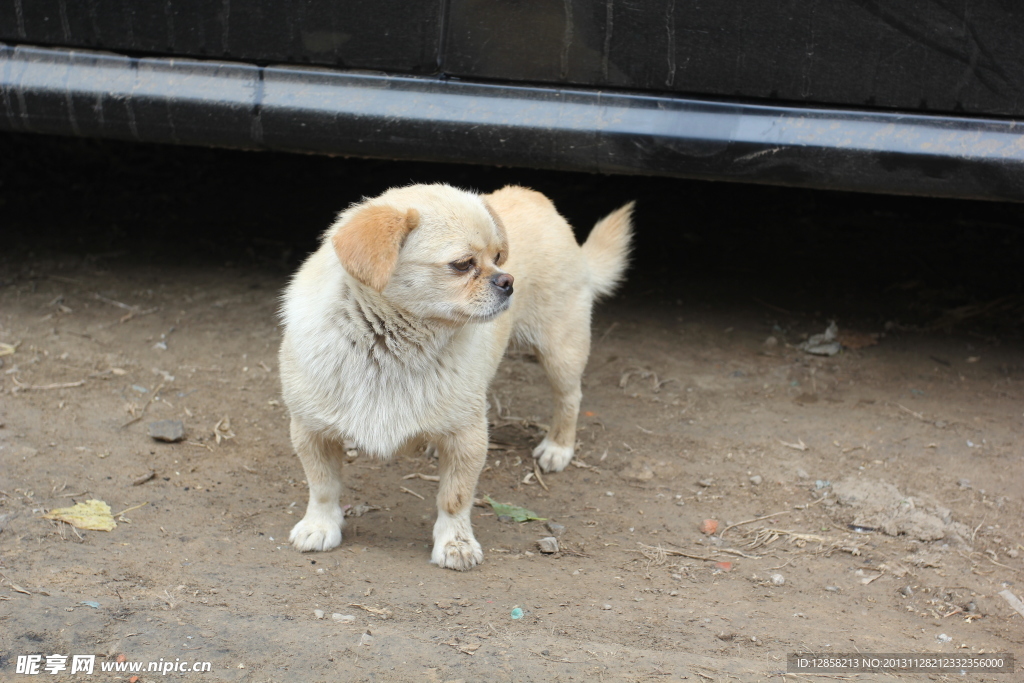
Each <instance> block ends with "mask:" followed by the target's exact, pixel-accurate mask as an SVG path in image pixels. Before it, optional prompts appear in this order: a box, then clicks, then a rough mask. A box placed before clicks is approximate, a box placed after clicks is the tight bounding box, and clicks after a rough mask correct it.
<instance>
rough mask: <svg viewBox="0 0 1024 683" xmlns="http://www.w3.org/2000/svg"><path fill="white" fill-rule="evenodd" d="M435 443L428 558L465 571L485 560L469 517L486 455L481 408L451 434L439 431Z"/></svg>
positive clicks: (485, 438) (484, 419)
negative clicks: (437, 467) (434, 501)
mask: <svg viewBox="0 0 1024 683" xmlns="http://www.w3.org/2000/svg"><path fill="white" fill-rule="evenodd" d="M435 443H436V444H437V452H438V459H439V464H440V478H441V480H440V482H439V485H438V489H437V522H436V523H435V524H434V550H433V552H432V553H431V555H430V561H431V562H433V563H434V564H436V565H439V566H441V567H447V568H448V569H458V570H459V571H465V570H467V569H470V568H472V567H475V566H476V565H478V564H480V563H481V562H483V561H484V553H483V550H482V549H481V548H480V544H479V543H477V540H476V538H475V537H474V536H473V527H472V525H471V522H470V519H469V513H470V510H471V509H472V507H473V494H474V492H475V491H476V482H477V479H478V478H479V477H480V470H482V469H483V466H484V461H485V460H486V459H487V419H486V416H485V415H484V414H483V411H482V410H481V413H480V416H479V418H478V419H477V420H476V421H475V424H473V425H471V426H468V427H466V428H464V429H461V430H459V431H458V432H456V433H453V434H444V435H440V436H439V437H438V438H437V439H436V441H435Z"/></svg>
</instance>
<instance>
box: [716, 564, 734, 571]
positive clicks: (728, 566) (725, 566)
mask: <svg viewBox="0 0 1024 683" xmlns="http://www.w3.org/2000/svg"><path fill="white" fill-rule="evenodd" d="M715 569H717V570H718V571H721V572H731V571H732V562H715Z"/></svg>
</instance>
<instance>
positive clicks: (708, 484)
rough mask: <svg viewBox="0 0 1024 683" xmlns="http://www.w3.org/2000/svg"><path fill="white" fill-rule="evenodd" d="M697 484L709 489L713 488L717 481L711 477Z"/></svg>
mask: <svg viewBox="0 0 1024 683" xmlns="http://www.w3.org/2000/svg"><path fill="white" fill-rule="evenodd" d="M697 483H698V484H700V485H701V486H703V487H704V488H707V487H709V486H711V485H712V484H714V483H715V480H714V479H712V478H711V477H708V478H707V479H701V480H700V481H698V482H697Z"/></svg>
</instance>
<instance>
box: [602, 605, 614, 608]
mask: <svg viewBox="0 0 1024 683" xmlns="http://www.w3.org/2000/svg"><path fill="white" fill-rule="evenodd" d="M611 608H612V606H611V605H602V606H601V609H611Z"/></svg>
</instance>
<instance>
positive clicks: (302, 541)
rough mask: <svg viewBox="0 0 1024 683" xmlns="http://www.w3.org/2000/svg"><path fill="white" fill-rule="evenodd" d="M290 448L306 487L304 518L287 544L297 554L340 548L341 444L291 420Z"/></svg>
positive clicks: (341, 518) (343, 521) (342, 514)
mask: <svg viewBox="0 0 1024 683" xmlns="http://www.w3.org/2000/svg"><path fill="white" fill-rule="evenodd" d="M292 445H293V446H294V447H295V451H296V452H297V453H298V454H299V460H301V461H302V469H303V470H305V472H306V481H307V482H308V483H309V504H308V505H307V506H306V515H305V516H304V517H303V518H302V520H301V521H300V522H299V523H298V524H296V525H295V526H294V527H293V528H292V533H291V535H290V536H289V537H288V540H289V541H291V542H292V544H293V545H294V546H295V547H296V548H298V549H299V550H301V551H303V552H306V551H309V550H330V549H331V548H335V547H337V546H338V545H340V544H341V527H342V526H343V525H344V524H345V515H344V513H343V512H342V509H341V504H340V503H339V502H338V501H339V499H340V498H341V464H342V450H343V444H341V443H337V442H335V441H332V440H328V439H325V438H324V437H323V436H322V435H320V434H315V433H313V432H311V431H309V430H308V429H306V428H305V427H303V426H302V424H300V423H299V422H298V420H295V419H294V418H293V419H292Z"/></svg>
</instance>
